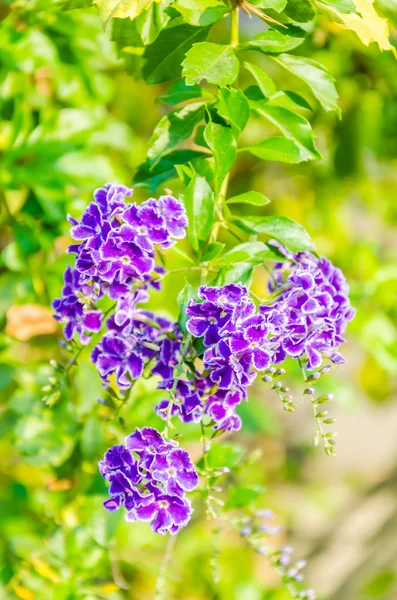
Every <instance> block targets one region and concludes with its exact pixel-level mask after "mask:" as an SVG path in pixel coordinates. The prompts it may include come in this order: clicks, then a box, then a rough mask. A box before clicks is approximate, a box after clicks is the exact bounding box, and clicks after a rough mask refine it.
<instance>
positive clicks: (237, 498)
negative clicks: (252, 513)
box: [225, 485, 264, 510]
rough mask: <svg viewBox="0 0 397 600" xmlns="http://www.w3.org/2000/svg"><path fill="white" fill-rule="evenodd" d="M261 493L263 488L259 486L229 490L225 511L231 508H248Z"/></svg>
mask: <svg viewBox="0 0 397 600" xmlns="http://www.w3.org/2000/svg"><path fill="white" fill-rule="evenodd" d="M263 491H264V488H263V487H261V486H259V485H251V486H246V487H235V488H231V489H230V491H229V498H228V500H227V502H226V505H225V508H226V510H230V509H232V508H244V507H246V506H249V505H250V504H252V503H253V502H255V500H257V499H258V498H259V496H260V495H261V494H262V493H263Z"/></svg>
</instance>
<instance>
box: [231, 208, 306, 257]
mask: <svg viewBox="0 0 397 600" xmlns="http://www.w3.org/2000/svg"><path fill="white" fill-rule="evenodd" d="M230 221H231V223H233V224H235V225H237V227H239V228H240V229H242V230H243V231H245V232H247V233H255V234H257V235H259V234H264V235H266V236H267V237H268V238H269V239H272V238H274V239H276V240H277V241H279V242H281V243H282V244H283V245H284V246H285V247H286V248H287V250H290V251H291V252H302V251H304V250H312V249H313V248H312V243H311V239H310V236H309V234H308V233H307V231H306V230H305V228H304V227H303V226H302V225H301V224H300V223H297V222H296V221H293V220H292V219H289V218H288V217H282V216H269V217H243V218H240V217H233V218H231V219H230Z"/></svg>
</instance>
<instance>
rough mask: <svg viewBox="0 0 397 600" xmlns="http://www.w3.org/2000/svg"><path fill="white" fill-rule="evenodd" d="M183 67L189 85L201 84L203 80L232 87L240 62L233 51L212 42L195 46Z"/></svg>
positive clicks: (187, 55)
mask: <svg viewBox="0 0 397 600" xmlns="http://www.w3.org/2000/svg"><path fill="white" fill-rule="evenodd" d="M182 66H183V71H182V75H183V77H185V79H186V83H187V84H188V85H193V84H194V83H200V81H202V80H203V79H206V80H207V81H208V83H214V84H215V85H219V86H225V85H231V84H232V83H233V81H234V80H235V79H236V77H237V75H238V71H239V62H238V59H237V56H236V55H235V53H234V52H233V49H232V48H231V47H230V46H223V45H221V44H214V43H212V42H200V43H196V44H194V45H193V47H192V48H191V49H190V50H189V52H187V54H186V57H185V60H184V61H183V63H182Z"/></svg>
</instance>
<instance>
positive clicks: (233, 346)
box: [186, 284, 278, 431]
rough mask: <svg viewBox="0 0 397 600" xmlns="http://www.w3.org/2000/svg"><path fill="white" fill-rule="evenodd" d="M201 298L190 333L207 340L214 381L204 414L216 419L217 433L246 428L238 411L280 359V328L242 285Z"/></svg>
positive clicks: (202, 293)
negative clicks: (262, 374) (277, 340)
mask: <svg viewBox="0 0 397 600" xmlns="http://www.w3.org/2000/svg"><path fill="white" fill-rule="evenodd" d="M198 297H199V300H201V302H198V301H196V300H192V301H191V302H190V303H189V306H188V307H187V310H186V313H187V315H188V316H189V320H188V322H187V325H186V327H187V329H188V331H189V332H190V333H191V334H192V335H193V336H195V337H203V343H204V346H205V351H204V354H203V362H204V369H205V370H206V371H208V373H209V375H208V378H209V380H210V381H211V382H212V386H213V388H215V389H214V391H213V393H211V395H209V396H208V398H207V400H206V403H205V408H204V412H205V413H206V414H208V415H210V416H211V417H212V419H213V420H214V422H215V429H225V430H228V431H231V430H237V429H240V427H241V419H240V417H239V416H238V415H237V414H236V406H237V405H238V404H239V403H240V402H241V401H242V400H243V399H246V398H247V387H248V386H249V385H251V384H252V382H253V381H254V379H255V377H256V374H257V372H258V371H262V370H264V369H266V368H267V367H268V366H270V365H271V364H272V363H273V362H274V361H275V360H276V350H277V348H278V344H277V343H274V341H273V337H274V335H275V333H276V328H275V325H274V323H272V322H271V320H270V319H268V318H267V315H265V314H261V313H260V312H258V311H257V309H256V306H255V304H254V302H252V300H250V298H249V295H248V290H247V288H245V287H244V286H242V285H241V284H228V285H224V286H222V287H215V286H213V287H207V286H202V287H200V289H199V292H198Z"/></svg>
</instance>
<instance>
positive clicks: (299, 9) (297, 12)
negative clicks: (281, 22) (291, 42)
mask: <svg viewBox="0 0 397 600" xmlns="http://www.w3.org/2000/svg"><path fill="white" fill-rule="evenodd" d="M284 12H285V14H286V15H287V16H288V17H290V19H293V20H294V21H296V22H297V23H308V22H309V21H312V20H313V19H314V17H315V14H316V13H315V12H314V9H313V7H312V5H311V3H310V2H309V0H288V2H287V6H286V7H285V9H284Z"/></svg>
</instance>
